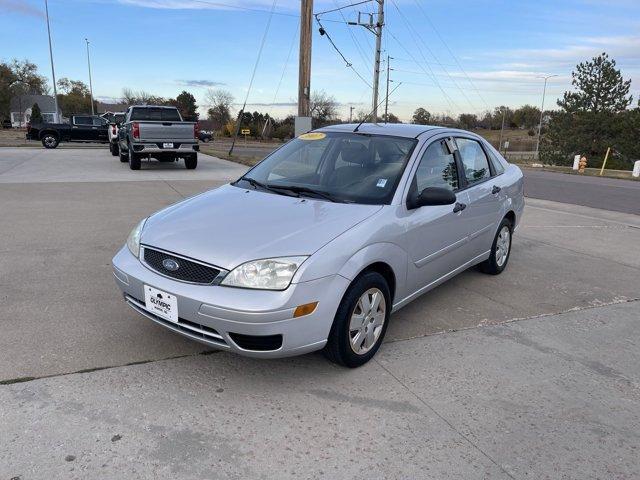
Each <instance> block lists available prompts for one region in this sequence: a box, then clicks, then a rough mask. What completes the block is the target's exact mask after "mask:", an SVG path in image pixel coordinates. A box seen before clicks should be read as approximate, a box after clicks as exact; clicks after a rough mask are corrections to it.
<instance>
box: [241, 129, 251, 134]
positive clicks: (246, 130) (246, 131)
mask: <svg viewBox="0 0 640 480" xmlns="http://www.w3.org/2000/svg"><path fill="white" fill-rule="evenodd" d="M240 133H241V134H242V135H251V130H250V129H248V128H243V129H242V130H240Z"/></svg>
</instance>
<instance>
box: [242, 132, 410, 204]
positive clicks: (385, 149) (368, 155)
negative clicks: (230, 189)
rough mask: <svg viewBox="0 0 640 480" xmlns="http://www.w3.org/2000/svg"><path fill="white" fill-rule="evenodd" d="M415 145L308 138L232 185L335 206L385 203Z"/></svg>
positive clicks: (336, 136)
mask: <svg viewBox="0 0 640 480" xmlns="http://www.w3.org/2000/svg"><path fill="white" fill-rule="evenodd" d="M416 143H417V141H416V140H415V139H412V138H401V137H392V136H386V135H367V134H360V133H351V132H349V133H342V132H340V133H338V132H312V133H307V134H304V135H301V136H300V137H298V138H296V139H294V140H292V141H290V142H289V143H287V144H285V145H284V146H282V147H281V148H279V149H278V150H276V151H275V152H273V153H272V154H271V155H269V156H268V157H267V158H265V159H264V160H263V161H262V162H260V163H259V164H258V165H256V166H255V167H254V168H252V169H251V170H250V171H249V172H247V174H246V175H244V176H243V177H241V178H240V180H238V182H236V185H238V186H241V187H252V188H256V189H258V188H260V189H263V190H266V191H272V192H273V193H279V194H283V195H295V196H309V197H315V198H320V199H325V200H331V201H338V202H348V203H364V204H377V205H380V204H387V203H389V202H390V201H391V198H392V197H393V194H394V192H395V189H396V187H397V185H398V182H399V181H400V176H401V175H402V172H403V170H404V167H405V165H406V163H407V160H408V159H409V156H410V155H411V152H412V150H413V148H414V147H415V145H416Z"/></svg>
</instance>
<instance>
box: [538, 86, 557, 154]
mask: <svg viewBox="0 0 640 480" xmlns="http://www.w3.org/2000/svg"><path fill="white" fill-rule="evenodd" d="M557 76H558V75H547V76H546V77H538V78H544V88H543V89H542V105H540V123H539V124H538V139H537V140H536V155H535V158H536V160H537V159H538V151H539V150H540V135H541V134H542V117H543V116H544V96H545V94H546V93H547V80H549V79H550V78H551V77H557Z"/></svg>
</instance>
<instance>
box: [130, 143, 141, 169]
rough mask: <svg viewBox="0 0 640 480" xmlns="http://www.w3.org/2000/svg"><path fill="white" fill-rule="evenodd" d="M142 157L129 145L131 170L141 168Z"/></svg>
mask: <svg viewBox="0 0 640 480" xmlns="http://www.w3.org/2000/svg"><path fill="white" fill-rule="evenodd" d="M140 165H141V162H140V157H139V156H138V155H137V154H136V153H134V151H133V148H131V146H129V168H130V169H131V170H140Z"/></svg>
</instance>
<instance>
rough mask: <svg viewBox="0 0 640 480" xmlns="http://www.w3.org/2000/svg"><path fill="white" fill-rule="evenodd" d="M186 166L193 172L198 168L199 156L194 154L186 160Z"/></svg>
mask: <svg viewBox="0 0 640 480" xmlns="http://www.w3.org/2000/svg"><path fill="white" fill-rule="evenodd" d="M184 166H185V167H187V170H193V169H194V168H196V167H197V166H198V154H197V153H192V154H191V155H189V156H188V157H185V158H184Z"/></svg>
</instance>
